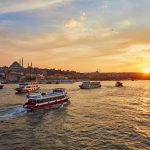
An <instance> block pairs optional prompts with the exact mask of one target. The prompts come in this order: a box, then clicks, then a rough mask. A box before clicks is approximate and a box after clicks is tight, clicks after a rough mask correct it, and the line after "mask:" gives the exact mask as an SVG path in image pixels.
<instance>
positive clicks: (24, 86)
mask: <svg viewBox="0 0 150 150" xmlns="http://www.w3.org/2000/svg"><path fill="white" fill-rule="evenodd" d="M39 89H40V87H39V86H38V84H37V83H20V84H19V87H18V88H16V89H15V90H16V92H17V93H29V92H33V91H37V90H39Z"/></svg>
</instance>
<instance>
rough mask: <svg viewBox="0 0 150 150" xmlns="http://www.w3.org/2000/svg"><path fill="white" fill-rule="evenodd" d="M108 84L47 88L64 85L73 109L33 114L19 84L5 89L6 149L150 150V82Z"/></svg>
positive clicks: (1, 112)
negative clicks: (116, 85)
mask: <svg viewBox="0 0 150 150" xmlns="http://www.w3.org/2000/svg"><path fill="white" fill-rule="evenodd" d="M114 84H115V83H114V82H102V88H100V89H91V90H80V89H79V88H78V85H79V83H75V84H66V85H65V84H64V85H41V89H42V91H48V90H49V89H52V88H55V87H64V88H66V89H67V91H68V95H69V96H70V97H71V103H70V104H69V105H68V106H64V107H60V108H57V109H52V110H38V111H32V112H27V111H26V110H25V109H23V108H22V104H24V103H25V101H26V97H25V95H16V94H14V89H15V87H16V86H17V85H5V87H4V89H3V90H0V150H16V149H19V150H100V149H102V150H103V149H104V150H122V149H123V150H130V149H131V150H132V149H133V150H148V149H150V81H128V82H127V81H125V82H124V85H125V87H122V88H116V87H114Z"/></svg>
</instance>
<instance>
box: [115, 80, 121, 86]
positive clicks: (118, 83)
mask: <svg viewBox="0 0 150 150" xmlns="http://www.w3.org/2000/svg"><path fill="white" fill-rule="evenodd" d="M115 86H116V87H123V83H122V82H119V81H117V82H116V84H115Z"/></svg>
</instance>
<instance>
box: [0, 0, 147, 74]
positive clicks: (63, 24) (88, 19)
mask: <svg viewBox="0 0 150 150" xmlns="http://www.w3.org/2000/svg"><path fill="white" fill-rule="evenodd" d="M2 1H3V5H0V54H1V55H0V66H3V65H10V64H11V63H12V62H13V61H14V60H19V59H20V58H21V57H24V60H25V62H26V63H25V65H26V66H27V63H28V62H31V61H32V62H33V65H34V66H37V67H42V68H45V67H47V68H56V69H64V70H76V71H80V72H90V71H96V70H97V69H99V70H101V71H102V72H136V71H138V72H139V71H140V72H141V71H143V69H144V68H150V61H149V60H150V28H149V26H150V20H149V14H150V9H149V7H150V1H148V0H142V1H140V0H137V1H131V0H126V1H124V0H116V1H115V2H114V1H111V0H94V1H92V0H86V1H82V0H47V1H41V0H26V1H23V0H13V2H12V1H11V0H2ZM135 2H136V3H135ZM29 3H30V5H29ZM139 10H140V11H139Z"/></svg>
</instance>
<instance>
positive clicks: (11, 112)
mask: <svg viewBox="0 0 150 150" xmlns="http://www.w3.org/2000/svg"><path fill="white" fill-rule="evenodd" d="M25 112H26V109H24V108H22V107H21V106H20V107H19V106H13V107H6V108H2V109H0V121H3V120H8V119H10V118H16V117H18V116H21V115H22V114H23V113H25Z"/></svg>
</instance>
